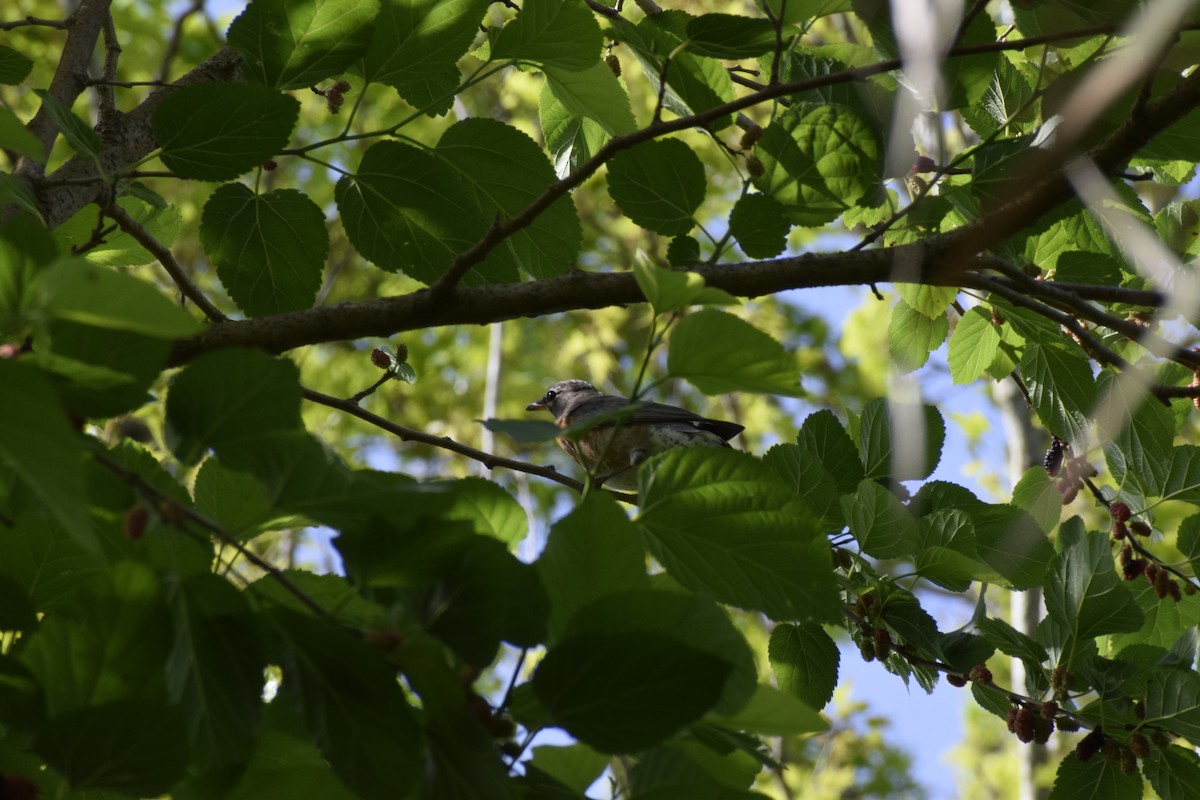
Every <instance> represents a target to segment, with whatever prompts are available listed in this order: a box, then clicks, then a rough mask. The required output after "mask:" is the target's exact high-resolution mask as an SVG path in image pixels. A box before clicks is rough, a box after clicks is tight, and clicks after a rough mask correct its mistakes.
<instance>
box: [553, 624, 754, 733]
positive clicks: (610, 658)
mask: <svg viewBox="0 0 1200 800" xmlns="http://www.w3.org/2000/svg"><path fill="white" fill-rule="evenodd" d="M731 669H732V665H731V664H730V663H729V662H728V661H725V660H722V659H720V658H718V657H716V656H714V655H712V654H710V653H707V652H705V651H703V650H700V649H698V648H695V647H690V646H688V645H685V644H682V643H680V642H679V641H677V640H675V639H673V638H671V637H668V636H664V635H661V634H653V633H643V632H630V633H582V634H576V635H574V636H571V637H569V638H567V639H565V640H563V641H562V642H560V643H559V644H557V645H555V646H554V647H551V648H550V650H549V651H548V652H547V653H546V656H545V657H544V658H543V659H542V661H541V663H540V664H539V665H538V669H537V672H536V673H535V674H534V676H533V688H534V692H535V693H536V694H537V697H538V699H539V700H540V701H541V702H542V704H543V705H544V706H545V707H546V708H547V709H548V710H549V712H550V714H551V717H552V718H553V720H554V723H555V724H556V725H559V726H561V727H563V728H565V729H566V730H567V732H568V733H570V734H571V735H572V736H574V737H575V738H576V739H578V740H580V741H581V742H584V743H585V744H587V745H589V746H591V747H593V748H595V749H596V750H599V751H600V752H602V753H634V752H637V751H639V750H644V749H646V748H648V747H650V746H652V745H655V744H657V743H659V742H661V741H662V740H664V739H666V738H667V737H668V736H670V735H671V734H673V733H675V732H676V731H678V730H680V729H681V728H683V727H684V726H685V725H687V724H689V723H691V722H695V721H696V720H698V719H700V717H702V716H703V715H704V714H705V712H707V711H708V710H709V709H710V708H712V706H713V705H714V704H715V703H716V702H717V699H718V697H719V696H720V692H721V688H722V686H724V684H725V680H726V677H727V676H728V675H729V672H730V670H731Z"/></svg>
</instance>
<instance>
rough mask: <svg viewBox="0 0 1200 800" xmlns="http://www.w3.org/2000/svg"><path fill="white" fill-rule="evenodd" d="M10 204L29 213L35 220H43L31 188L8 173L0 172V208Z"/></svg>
mask: <svg viewBox="0 0 1200 800" xmlns="http://www.w3.org/2000/svg"><path fill="white" fill-rule="evenodd" d="M9 203H12V204H14V205H16V206H17V207H18V208H20V209H22V210H24V211H27V212H29V214H30V215H31V216H33V217H34V218H35V219H38V220H41V219H43V217H42V209H41V207H40V206H39V205H38V201H37V198H36V197H34V196H33V192H31V191H30V190H29V187H28V186H26V185H25V184H23V183H21V182H20V181H19V180H17V179H16V178H14V177H13V176H12V175H9V174H8V173H7V172H0V208H3V207H4V206H6V205H8V204H9Z"/></svg>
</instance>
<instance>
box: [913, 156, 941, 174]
mask: <svg viewBox="0 0 1200 800" xmlns="http://www.w3.org/2000/svg"><path fill="white" fill-rule="evenodd" d="M912 171H913V172H937V162H935V161H934V160H933V159H932V158H930V157H929V156H917V160H916V163H914V164H913V168H912Z"/></svg>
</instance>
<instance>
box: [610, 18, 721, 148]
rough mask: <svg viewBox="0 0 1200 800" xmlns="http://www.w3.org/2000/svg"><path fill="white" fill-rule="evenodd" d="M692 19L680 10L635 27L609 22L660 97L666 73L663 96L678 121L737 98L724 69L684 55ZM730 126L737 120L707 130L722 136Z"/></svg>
mask: <svg viewBox="0 0 1200 800" xmlns="http://www.w3.org/2000/svg"><path fill="white" fill-rule="evenodd" d="M688 19H689V17H688V16H687V15H686V14H685V13H684V12H682V11H664V12H662V13H659V14H651V15H649V16H647V17H646V18H645V19H643V20H642V21H641V22H639V23H638V24H637V25H636V26H634V25H630V24H629V23H628V22H625V21H624V20H620V19H616V18H610V19H609V20H608V22H609V25H610V26H611V27H610V30H609V32H610V33H611V34H612V35H613V37H614V38H616V39H617V40H618V41H621V42H624V43H625V44H627V45H629V47H630V49H631V50H632V51H633V54H634V56H635V57H636V58H637V60H638V62H639V63H640V64H641V66H642V71H643V73H644V74H645V76H646V79H647V80H648V81H649V84H650V89H651V91H653V92H654V93H655V94H656V95H657V94H658V93H659V92H660V91H662V76H663V74H664V72H665V74H666V76H667V86H666V90H665V91H662V98H663V105H664V106H665V107H666V109H667V110H669V111H671V112H672V113H673V114H676V115H677V116H680V117H684V116H689V115H691V114H696V113H700V112H703V111H707V110H708V109H711V108H714V107H716V106H720V105H724V104H725V103H729V102H731V101H732V100H733V99H734V92H733V82H732V81H731V80H730V78H729V73H728V72H727V71H726V70H725V66H724V65H723V64H722V63H721V62H720V61H718V60H716V59H715V58H705V57H703V56H698V55H694V54H692V53H689V52H687V51H686V48H685V47H684V45H685V41H684V37H685V35H686V34H685V32H684V27H685V26H686V24H687V20H688ZM731 124H733V115H732V114H725V115H724V116H721V117H718V118H717V119H715V120H713V121H712V122H710V123H709V124H708V126H707V127H708V128H709V130H712V131H719V130H721V129H723V128H727V127H728V126H729V125H731Z"/></svg>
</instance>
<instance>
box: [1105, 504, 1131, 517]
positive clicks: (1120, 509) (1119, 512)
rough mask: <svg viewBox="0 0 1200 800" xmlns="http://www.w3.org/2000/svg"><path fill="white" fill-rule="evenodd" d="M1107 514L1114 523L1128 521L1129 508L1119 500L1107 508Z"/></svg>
mask: <svg viewBox="0 0 1200 800" xmlns="http://www.w3.org/2000/svg"><path fill="white" fill-rule="evenodd" d="M1108 513H1110V514H1112V518H1113V521H1114V522H1128V521H1129V514H1130V511H1129V506H1127V505H1126V504H1125V503H1122V502H1121V501H1119V500H1118V501H1117V502H1115V503H1113V504H1112V505H1111V506H1109V507H1108Z"/></svg>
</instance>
